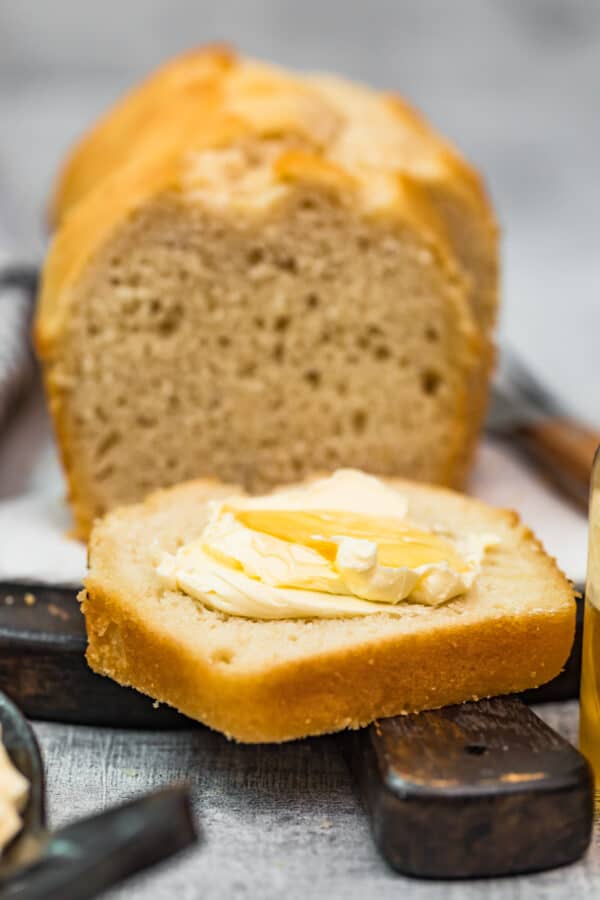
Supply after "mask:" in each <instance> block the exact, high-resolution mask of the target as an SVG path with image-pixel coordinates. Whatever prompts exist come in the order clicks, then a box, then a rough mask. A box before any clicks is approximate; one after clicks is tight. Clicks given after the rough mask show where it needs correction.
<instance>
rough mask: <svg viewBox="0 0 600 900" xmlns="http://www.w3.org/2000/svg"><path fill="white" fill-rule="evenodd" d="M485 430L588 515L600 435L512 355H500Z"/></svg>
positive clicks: (505, 353) (507, 352)
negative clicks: (504, 443) (590, 487)
mask: <svg viewBox="0 0 600 900" xmlns="http://www.w3.org/2000/svg"><path fill="white" fill-rule="evenodd" d="M485 427H486V431H487V432H488V433H489V434H491V435H492V436H494V437H496V438H499V439H500V440H503V441H505V442H507V443H510V445H511V446H512V447H514V448H515V449H516V450H517V451H518V452H519V453H520V454H521V455H522V456H523V457H524V458H525V459H526V460H527V462H528V463H529V464H530V465H531V466H532V467H533V468H534V469H535V470H536V471H537V472H538V473H539V474H541V475H542V476H543V477H544V478H545V479H546V480H547V481H549V482H550V483H551V484H552V485H553V487H555V488H556V489H558V490H559V491H560V493H561V494H562V495H563V496H564V497H565V498H566V499H568V500H569V501H570V502H572V503H574V504H575V505H576V506H578V507H579V508H580V509H581V510H582V511H584V512H587V506H588V495H589V480H590V474H591V471H592V463H593V460H594V454H595V452H596V449H597V447H598V446H600V431H599V430H597V429H595V428H594V427H592V426H590V425H587V424H585V423H582V422H580V421H578V420H577V419H576V418H575V417H574V416H573V415H571V414H570V413H569V411H568V410H567V409H566V408H565V407H564V405H563V404H562V403H561V402H560V401H559V400H558V399H557V398H556V397H555V396H554V395H553V394H552V393H551V391H549V390H548V389H547V388H546V387H545V386H544V385H543V384H542V383H541V382H540V381H539V380H538V379H537V378H536V377H535V375H533V374H532V373H531V371H530V370H529V369H528V367H527V366H526V365H525V364H524V363H523V362H522V361H521V360H520V359H519V358H518V357H516V356H515V354H514V353H512V352H511V351H510V350H506V349H505V350H503V351H502V352H501V354H500V360H499V364H498V368H497V372H496V376H495V379H494V382H493V385H492V392H491V403H490V409H489V413H488V417H487V420H486V425H485Z"/></svg>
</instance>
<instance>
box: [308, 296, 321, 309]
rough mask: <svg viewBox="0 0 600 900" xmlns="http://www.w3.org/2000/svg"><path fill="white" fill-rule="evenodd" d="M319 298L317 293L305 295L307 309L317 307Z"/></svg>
mask: <svg viewBox="0 0 600 900" xmlns="http://www.w3.org/2000/svg"><path fill="white" fill-rule="evenodd" d="M319 303H320V300H319V296H318V294H307V295H306V306H307V309H317V307H318V306H319Z"/></svg>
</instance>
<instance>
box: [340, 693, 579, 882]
mask: <svg viewBox="0 0 600 900" xmlns="http://www.w3.org/2000/svg"><path fill="white" fill-rule="evenodd" d="M347 743H348V745H349V746H348V750H349V753H348V756H349V761H350V765H351V768H352V771H353V773H354V776H355V779H356V781H357V783H358V784H359V786H360V790H361V795H362V797H363V801H364V803H365V807H366V809H367V810H368V812H369V817H370V820H371V827H372V831H373V836H374V838H375V841H376V843H377V846H378V847H379V849H380V850H381V853H382V855H383V856H384V858H385V859H386V860H387V861H388V862H389V863H390V865H391V866H393V867H394V868H395V869H397V870H398V871H399V872H402V873H404V874H409V875H417V876H419V877H427V878H461V877H462V878H465V877H474V876H491V875H515V874H518V873H523V872H533V871H537V870H540V869H548V868H553V867H556V866H560V865H564V864H566V863H568V862H573V861H574V860H577V859H579V857H580V856H582V854H583V853H584V852H585V850H586V849H587V846H588V843H589V840H590V834H591V825H592V812H593V778H592V773H591V769H590V767H589V765H588V764H587V762H586V761H585V760H584V758H583V757H582V756H581V754H579V753H578V752H577V751H576V750H575V749H574V747H573V746H572V745H571V744H569V743H568V742H567V741H565V740H564V739H563V738H562V737H560V736H559V735H558V734H557V732H555V731H553V730H552V729H550V728H549V727H548V726H547V724H546V723H545V722H543V721H542V720H541V719H540V718H539V717H538V716H536V715H535V714H534V713H533V712H532V711H531V710H530V709H528V708H527V707H526V706H525V705H524V704H523V703H522V702H521V701H519V700H516V699H514V698H509V697H504V698H495V699H492V700H480V701H479V702H477V703H464V704H460V705H458V706H449V707H447V708H445V709H440V710H430V711H427V712H423V713H420V714H419V715H412V716H397V717H396V718H391V719H383V720H381V721H378V722H375V723H373V725H371V726H370V727H369V728H367V729H364V730H362V731H360V732H354V733H353V734H352V735H350V736H349V738H348V740H347Z"/></svg>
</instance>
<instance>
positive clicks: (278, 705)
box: [81, 586, 574, 743]
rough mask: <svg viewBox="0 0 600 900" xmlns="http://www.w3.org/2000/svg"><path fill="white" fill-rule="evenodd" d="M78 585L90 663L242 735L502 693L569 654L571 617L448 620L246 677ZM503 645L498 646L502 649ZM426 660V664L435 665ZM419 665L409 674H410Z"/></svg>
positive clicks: (268, 734)
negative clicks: (442, 625)
mask: <svg viewBox="0 0 600 900" xmlns="http://www.w3.org/2000/svg"><path fill="white" fill-rule="evenodd" d="M88 595H89V597H90V598H93V600H90V599H87V598H86V594H85V592H84V593H83V594H82V598H81V599H82V608H83V611H84V614H85V617H86V628H87V631H88V641H89V645H88V651H87V655H86V658H87V661H88V664H89V665H90V666H91V668H92V669H94V671H95V672H98V673H99V674H102V675H108V676H109V677H111V678H113V679H114V680H115V681H117V682H119V684H122V685H126V686H131V687H135V688H136V689H137V690H139V691H141V692H142V693H144V694H147V695H148V696H150V697H153V698H155V699H158V700H159V701H161V702H164V703H168V704H169V705H171V706H174V707H175V708H176V709H178V710H179V711H180V712H183V713H185V714H186V715H188V716H190V717H191V718H194V719H199V720H200V721H202V722H204V723H205V724H207V725H209V726H210V727H211V728H214V729H216V730H218V731H222V732H223V733H224V734H226V735H227V736H228V737H233V738H235V739H236V740H238V741H243V742H247V743H260V742H263V741H287V740H293V739H295V738H299V737H305V736H308V735H315V734H323V733H327V732H332V731H339V730H342V729H344V728H359V727H361V726H364V725H367V724H368V723H369V722H372V721H373V720H374V719H378V718H384V717H386V716H394V715H399V714H402V713H410V712H415V711H418V710H422V709H436V708H438V707H441V706H448V705H450V704H453V703H461V702H463V701H465V700H477V699H480V698H482V697H489V696H495V695H499V694H510V693H514V692H517V691H522V690H525V689H527V688H531V687H536V686H538V685H540V684H544V683H545V682H547V681H549V680H550V679H551V678H554V677H555V676H556V675H558V673H559V672H560V671H561V669H562V668H563V666H564V664H565V662H566V659H567V657H568V654H569V651H570V647H571V643H572V640H573V633H574V615H573V611H572V610H571V609H569V608H564V609H562V610H560V611H558V612H556V613H555V614H554V615H552V616H548V615H547V614H544V613H542V614H537V615H536V614H532V615H531V616H528V617H522V618H520V619H518V620H516V621H515V620H514V619H512V618H511V617H510V616H506V617H501V618H500V617H499V618H496V619H490V620H489V621H488V622H486V623H484V624H482V625H480V626H479V627H478V628H477V629H476V630H475V629H474V628H473V627H472V626H462V625H460V624H457V625H456V626H455V627H454V628H448V629H447V630H446V631H445V633H444V634H443V635H442V634H440V633H439V632H434V633H431V634H420V635H418V636H412V635H405V636H402V637H399V638H398V639H397V640H395V641H391V640H389V641H386V642H385V643H382V644H377V643H373V644H372V645H371V646H362V647H360V648H358V649H357V650H354V651H352V652H346V653H341V652H337V653H332V654H330V655H328V654H322V655H321V656H320V657H318V658H315V659H314V660H311V661H310V662H307V661H306V662H303V663H299V664H297V663H291V664H290V665H288V666H279V667H277V668H275V669H273V670H270V671H267V672H260V673H256V674H254V675H253V676H249V677H245V678H235V676H231V677H229V678H227V677H225V679H223V678H222V677H220V676H219V675H218V674H217V671H216V670H215V666H210V665H203V663H202V661H200V660H198V659H197V658H196V657H194V656H192V655H191V654H189V653H187V652H185V651H184V652H182V649H181V647H180V645H179V644H178V643H177V642H176V641H174V640H172V639H171V640H170V639H168V638H166V637H164V636H163V635H161V634H157V633H156V632H155V631H153V630H152V629H151V628H149V627H148V626H147V624H146V623H144V622H143V621H142V620H135V619H133V618H131V617H129V616H127V617H126V618H124V617H123V615H122V598H120V597H119V595H118V594H103V593H102V592H101V591H99V590H98V589H95V588H94V587H93V586H92V587H91V588H90V589H89V590H88ZM500 649H501V653H499V650H500ZM432 659H435V665H434V666H432ZM416 673H418V676H417V674H416Z"/></svg>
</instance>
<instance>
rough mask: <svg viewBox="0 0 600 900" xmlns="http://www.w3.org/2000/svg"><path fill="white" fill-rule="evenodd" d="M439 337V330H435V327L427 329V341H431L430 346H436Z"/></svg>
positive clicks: (430, 326)
mask: <svg viewBox="0 0 600 900" xmlns="http://www.w3.org/2000/svg"><path fill="white" fill-rule="evenodd" d="M439 337H440V336H439V333H438V330H437V328H435V327H434V326H433V325H428V326H427V328H426V329H425V340H426V341H429V343H430V344H435V343H436V341H438V340H439Z"/></svg>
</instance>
